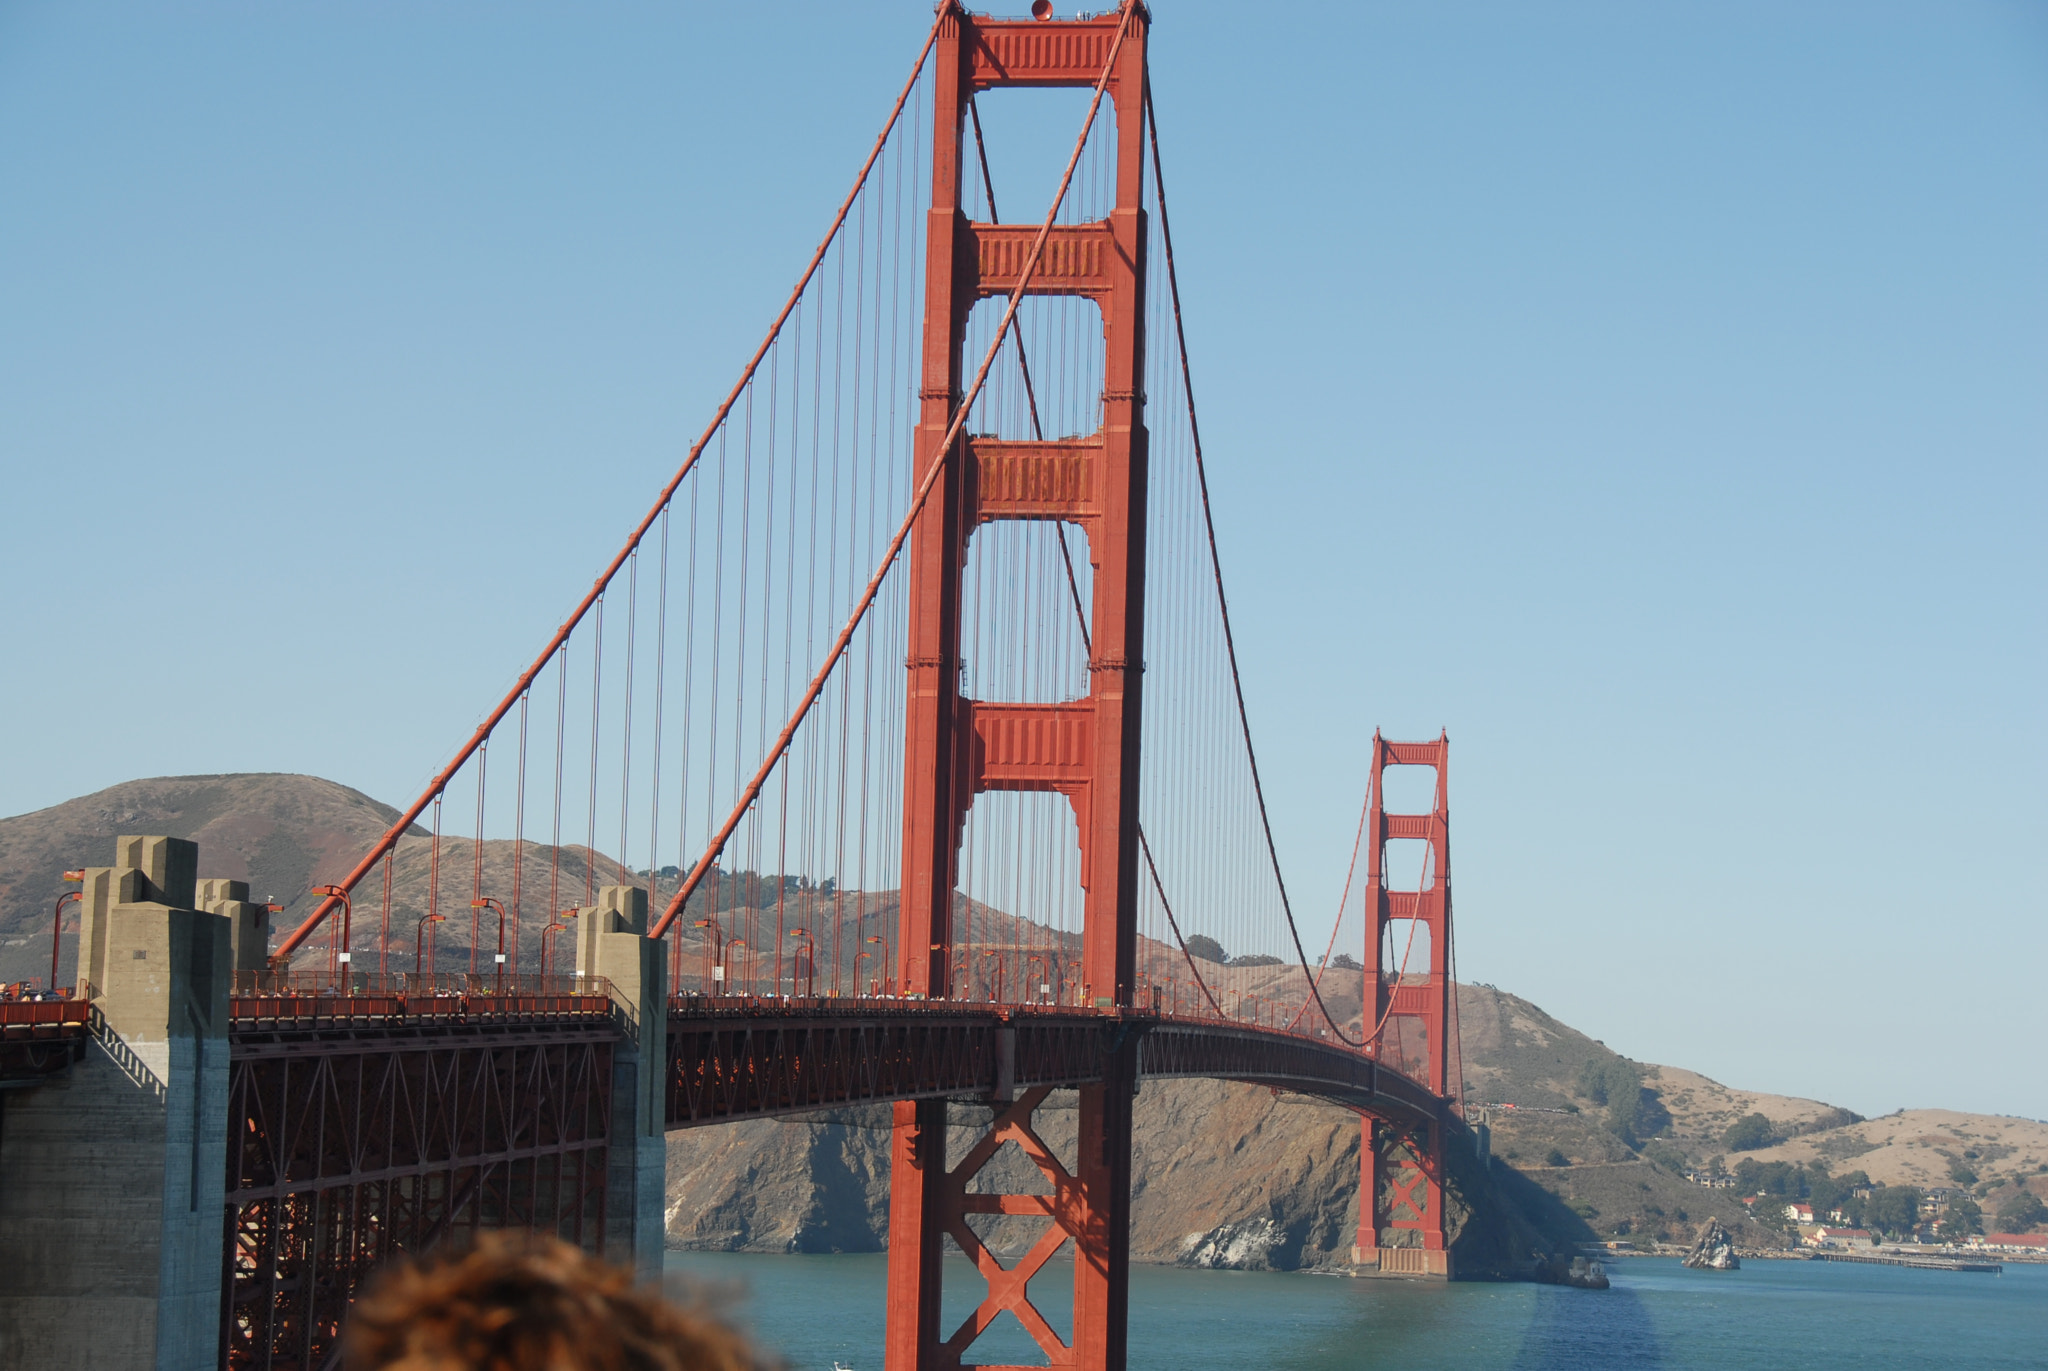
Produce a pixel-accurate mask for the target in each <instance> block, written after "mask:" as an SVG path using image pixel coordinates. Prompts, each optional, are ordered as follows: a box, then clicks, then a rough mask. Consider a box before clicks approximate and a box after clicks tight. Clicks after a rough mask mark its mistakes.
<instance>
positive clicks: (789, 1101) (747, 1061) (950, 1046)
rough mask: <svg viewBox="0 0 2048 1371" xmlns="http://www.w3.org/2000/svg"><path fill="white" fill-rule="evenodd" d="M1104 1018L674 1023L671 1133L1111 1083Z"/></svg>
mask: <svg viewBox="0 0 2048 1371" xmlns="http://www.w3.org/2000/svg"><path fill="white" fill-rule="evenodd" d="M1114 1031H1115V1026H1114V1025H1113V1024H1111V1025H1105V1023H1104V1021H1103V1020H1101V1019H1098V1018H1095V1017H1093V1016H1084V1015H1073V1016H1067V1017H1064V1018H1053V1017H1051V1016H1045V1017H1042V1018H1041V1017H1037V1016H1031V1017H1020V1018H1018V1019H1016V1020H1015V1021H1005V1020H1003V1019H1001V1018H998V1017H997V1016H995V1015H969V1014H954V1013H950V1012H945V1011H935V1010H917V1009H903V1010H899V1011H896V1012H893V1013H891V1012H887V1011H882V1012H877V1011H876V1010H875V1009H874V1008H873V1002H872V1001H866V1002H854V1003H853V1004H851V1005H849V1006H848V1008H847V1009H845V1010H831V1009H824V1010H817V1011H809V1012H805V1011H793V1012H785V1013H764V1012H761V1011H758V1010H740V1011H734V1012H727V1013H710V1014H706V1013H693V1012H688V1011H684V1012H676V1013H671V1014H670V1016H669V1021H668V1057H669V1075H668V1126H669V1127H670V1128H685V1127H689V1126H690V1125H693V1124H702V1123H722V1122H725V1121H726V1120H728V1119H738V1118H749V1117H759V1116H762V1115H768V1114H785V1113H790V1112H792V1111H796V1110H804V1109H818V1108H823V1107H825V1106H828V1105H838V1104H855V1103H859V1102H861V1101H884V1100H918V1099H944V1098H947V1097H949V1096H963V1095H965V1096H978V1095H982V1094H985V1093H987V1092H989V1091H992V1090H995V1089H997V1088H998V1086H999V1083H1000V1082H1001V1081H1002V1080H1003V1079H1004V1075H1005V1073H1006V1072H1008V1073H1009V1079H1010V1080H1011V1081H1012V1082H1014V1083H1015V1084H1018V1085H1038V1084H1049V1085H1077V1084H1080V1083H1082V1082H1084V1081H1092V1080H1099V1079H1101V1075H1102V1068H1101V1065H1100V1060H1099V1059H1100V1056H1101V1042H1102V1040H1103V1039H1104V1037H1105V1035H1108V1034H1113V1033H1114Z"/></svg>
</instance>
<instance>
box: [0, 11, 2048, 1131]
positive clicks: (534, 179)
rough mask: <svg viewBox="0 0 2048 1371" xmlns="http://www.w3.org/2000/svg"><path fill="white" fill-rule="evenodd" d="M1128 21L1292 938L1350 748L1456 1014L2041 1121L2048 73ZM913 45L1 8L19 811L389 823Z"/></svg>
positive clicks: (1345, 777) (532, 20)
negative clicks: (1513, 1020)
mask: <svg viewBox="0 0 2048 1371" xmlns="http://www.w3.org/2000/svg"><path fill="white" fill-rule="evenodd" d="M1281 15H1284V18H1281V17H1275V16H1281ZM1155 17H1156V21H1157V27H1156V30H1155V43H1154V51H1153V63H1154V81H1155V86H1156V88H1157V92H1158V98H1159V104H1160V118H1161V123H1162V132H1163V136H1164V139H1165V145H1166V154H1167V158H1168V172H1169V176H1170V178H1171V180H1170V189H1171V191H1172V194H1173V204H1174V209H1175V215H1176V222H1175V231H1176V240H1177V246H1178V250H1179V252H1180V254H1181V257H1182V262H1183V275H1184V278H1185V280H1184V285H1185V288H1186V292H1187V295H1188V304H1189V309H1190V312H1191V328H1192V335H1191V347H1192V351H1193V355H1194V361H1195V366H1196V369H1197V383H1198V386H1199V389H1200V392H1201V396H1202V401H1203V425H1204V430H1205V435H1206V437H1207V439H1208V446H1209V450H1210V453H1211V459H1212V477H1213V480H1214V481H1215V483H1216V486H1217V489H1218V495H1219V497H1220V506H1221V509H1222V511H1223V515H1222V518H1223V523H1222V527H1221V530H1220V532H1221V537H1222V540H1223V544H1224V554H1225V558H1226V570H1227V571H1228V572H1229V574H1230V575H1231V578H1232V587H1233V595H1234V600H1235V604H1236V606H1237V609H1238V612H1239V615H1240V620H1241V621H1240V626H1239V641H1240V644H1241V646H1242V649H1243V651H1244V652H1245V654H1246V659H1247V665H1248V668H1249V672H1250V676H1249V681H1248V685H1249V691H1250V701H1251V707H1252V710H1253V713H1254V721H1255V725H1256V727H1257V729H1258V731H1259V737H1260V741H1261V746H1262V749H1263V752H1264V759H1265V763H1266V766H1267V769H1268V783H1269V789H1270V790H1271V792H1272V793H1273V794H1274V796H1275V797H1276V800H1277V810H1276V817H1277V821H1278V826H1279V830H1280V842H1281V849H1282V856H1283V858H1284V860H1285V862H1286V864H1287V866H1288V869H1289V872H1290V877H1291V879H1292V881H1293V883H1294V885H1295V887H1296V890H1297V896H1298V900H1299V902H1300V903H1301V904H1303V905H1305V906H1307V907H1308V908H1309V909H1310V910H1312V911H1313V910H1327V909H1328V908H1329V907H1330V906H1332V905H1334V903H1335V899H1336V894H1337V888H1338V886H1339V884H1340V882H1341V880H1342V877H1343V864H1344V859H1345V856H1346V852H1347V848H1348V843H1349V841H1350V834H1351V828H1352V825H1353V823H1354V822H1355V818H1356V807H1357V805H1358V802H1359V797H1360V793H1361V790H1362V787H1363V783H1364V772H1363V765H1364V758H1365V756H1366V747H1367V743H1368V741H1369V739H1370V736H1371V733H1372V730H1373V728H1374V727H1375V726H1382V727H1384V728H1386V729H1387V731H1388V732H1389V733H1390V734H1392V735H1394V736H1403V735H1433V734H1434V733H1435V732H1436V730H1437V729H1438V728H1439V727H1446V728H1448V729H1449V730H1450V732H1451V735H1452V739H1453V748H1454V751H1453V758H1454V771H1453V777H1452V796H1453V812H1454V830H1453V831H1454V834H1455V839H1456V842H1455V871H1456V875H1457V881H1458V884H1457V891H1458V914H1459V921H1460V926H1459V934H1460V936H1459V956H1460V965H1461V969H1462V970H1463V971H1464V972H1465V973H1466V975H1467V976H1468V977H1470V978H1472V979H1478V980H1484V981H1490V982H1494V983H1497V984H1499V985H1501V986H1502V987H1503V988H1506V989H1511V990H1514V991H1517V992H1519V993H1521V994H1524V995H1527V996H1529V997H1531V998H1533V999H1534V1000H1536V1001H1537V1002H1539V1003H1540V1004H1542V1005H1544V1006H1545V1007H1546V1008H1548V1009H1549V1010H1551V1011H1552V1012H1554V1013H1556V1014H1558V1015H1559V1016H1560V1017H1562V1018H1564V1019H1565V1020H1566V1021H1568V1022H1570V1023H1573V1024H1575V1025H1577V1026H1579V1027H1582V1028H1584V1029H1586V1030H1587V1031H1589V1032H1591V1033H1594V1034H1596V1035H1597V1036H1599V1037H1601V1038H1603V1039H1604V1040H1605V1041H1606V1042H1607V1043H1608V1044H1609V1045H1610V1046H1613V1047H1615V1048H1617V1049H1618V1050H1621V1051H1623V1052H1626V1053H1628V1054H1629V1055H1631V1056H1634V1057H1637V1058H1640V1059H1644V1060H1652V1061H1663V1062H1672V1063H1677V1064H1682V1065H1686V1066H1691V1067H1694V1068H1697V1069H1700V1070H1703V1071H1706V1072H1707V1073H1709V1074H1710V1075H1713V1076H1715V1077H1718V1078H1721V1079H1724V1080H1727V1081H1729V1082H1731V1083H1735V1084H1740V1085H1745V1086H1750V1087H1754V1088H1764V1089H1773V1090H1781V1091H1786V1092H1791V1093H1798V1094H1805V1095H1814V1096H1819V1097H1822V1098H1825V1099H1829V1100H1832V1101H1836V1102H1839V1103H1843V1104H1847V1105H1849V1106H1850V1107H1852V1108H1855V1109H1858V1110H1862V1111H1864V1112H1866V1113H1876V1112H1882V1111H1886V1110H1890V1109H1892V1108H1895V1107H1898V1106H1901V1105H1939V1106H1947V1107H1953V1108H1965V1109H1979V1110H1992V1111H1999V1112H2007V1113H2021V1114H2028V1115H2031V1116H2034V1117H2044V1116H2048V1070H2044V1068H2043V1066H2042V1064H2041V1055H2040V1044H2041V1042H2042V1039H2043V1035H2044V1031H2048V1029H2044V1021H2043V1019H2042V1008H2041V1006H2042V1005H2043V1003H2044V995H2043V989H2042V986H2043V978H2044V972H2048V919H2044V915H2048V898H2044V896H2048V876H2044V852H2048V843H2044V838H2048V823H2044V818H2048V802H2044V793H2043V789H2044V787H2043V779H2042V778H2043V775H2044V769H2048V733H2044V708H2043V698H2044V691H2043V686H2044V675H2048V673H2044V665H2048V660H2044V641H2048V634H2044V629H2048V624H2044V614H2043V598H2044V597H2043V591H2044V589H2048V538H2044V536H2043V528H2044V516H2048V498H2044V496H2048V476H2044V469H2048V462H2044V458H2048V7H2044V6H2042V5H2039V4H2032V3H1963V2H1961V0H1942V2H1941V3H1933V2H1931V0H1930V2H1929V3H1919V4H1885V3H1870V2H1869V0H1856V2H1855V3H1841V4H1826V3H1807V4H1800V5H1789V6H1788V5H1784V4H1780V3H1757V4H1744V3H1728V2H1726V0H1715V3H1664V4H1655V5H1643V4H1633V3H1632V4H1620V3H1615V4H1595V3H1552V4H1546V5H1543V6H1540V7H1537V6H1530V5H1526V4H1509V3H1500V4H1452V3H1434V2H1432V3H1428V4H1419V3H1418V4H1408V5H1388V4H1371V3H1367V4H1330V5H1315V4H1305V5H1297V6H1292V7H1288V8H1286V9H1284V10H1268V9H1262V8H1260V7H1257V6H1251V7H1247V6H1244V5H1222V4H1207V3H1193V2H1192V0H1188V2H1187V3H1178V2H1176V0H1159V3H1158V5H1157V6H1156V9H1155ZM929 22H930V11H929V9H928V8H926V7H925V6H924V5H922V4H918V3H901V4H877V3H869V4H859V5H849V4H835V5H802V4H797V5H784V6H777V7H774V8H772V9H771V8H768V7H754V6H733V5H725V6H718V7H677V6H651V5H648V6H641V5H625V4H613V5H602V6H575V7H560V8H558V9H554V10H544V9H541V8H538V7H533V6H524V5H514V6H504V5H491V6H481V5H466V4H457V3H446V4H438V5H434V6H417V5H397V4H374V3H350V4H339V3H308V4H295V5H289V6H279V5H259V4H249V3H222V4H216V5H201V4H180V3H167V4H161V5H152V6H147V7H143V8H139V9H138V8H136V7H133V6H113V5H100V4H90V3H70V4H63V5H58V4H52V3H9V4H5V5H0V482H4V484H0V491H4V496H5V498H4V501H0V509H4V511H5V516H6V517H5V524H4V538H0V586H4V587H5V590H4V594H0V642H5V643H6V645H7V647H6V658H5V662H6V667H5V671H4V673H0V709H4V717H5V720H6V722H5V730H4V735H0V737H4V741H0V812H7V813H14V812H20V811H25V810H29V809H34V808H38V807H41V806H44V805H47V804H52V803H55V802H57V801H59V800H62V799H65V798H68V797H70V796H73V795H78V794H81V793H85V792H88V791H91V790H94V789H97V788H99V787H101V786H104V785H108V784H111V783H113V782H116V781H120V780H124V779H128V778H131V777H135V776H146V775H161V774H172V773H185V772H211V771H235V770H288V771H305V772H313V773H317V774H321V775H326V776H331V777H334V778H335V779H338V780H341V781H345V782H347V783H349V784H351V785H355V786H358V787H361V788H362V789H364V790H366V791H369V792H371V793H372V794H375V795H377V796H379V797H381V798H384V799H386V800H391V801H399V800H402V799H403V798H405V797H407V796H409V795H410V794H412V793H414V792H415V791H416V790H417V788H418V786H419V784H420V782H421V781H422V780H423V779H424V778H425V776H426V775H428V774H429V773H430V771H431V770H432V768H433V766H434V765H435V764H436V763H437V762H438V761H439V760H440V759H441V758H442V757H444V756H445V755H446V753H447V752H448V751H449V750H450V749H451V748H452V747H453V746H454V744H455V742H456V741H457V740H458V739H459V737H461V736H462V735H464V734H466V732H467V730H468V729H469V728H470V727H471V726H472V724H473V723H474V722H475V720H476V718H477V717H478V714H479V713H480V711H481V710H482V709H483V708H485V707H486V706H487V704H488V703H489V702H490V701H491V700H492V699H494V698H495V697H496V695H497V694H498V693H499V692H500V691H501V690H502V689H503V687H504V685H505V684H506V683H507V682H508V681H509V679H510V678H511V676H512V675H513V674H514V673H515V672H516V671H517V670H518V669H519V667H520V666H522V665H523V664H524V662H525V661H526V659H527V658H528V656H529V655H530V654H531V653H532V652H533V651H534V650H535V649H536V648H537V647H538V645H539V643H540V642H541V641H542V640H543V639H544V637H545V635H546V633H547V632H548V630H550V629H551V628H552V627H553V626H554V625H555V624H556V623H557V622H559V620H560V618H561V616H562V614H563V613H564V612H565V611H566V609H567V608H568V606H569V605H570V604H571V603H572V602H573V599H574V597H575V595H576V593H577V592H578V591H579V589H580V588H581V587H583V586H585V585H587V584H588V579H589V577H590V576H591V575H592V573H593V572H594V571H595V570H596V569H597V567H598V566H599V565H600V564H601V563H602V561H603V560H604V558H605V557H606V556H607V555H608V554H609V553H610V552H611V551H612V549H613V548H614V547H615V545H616V544H617V542H618V540H619V538H620V536H621V535H622V533H623V532H624V530H625V529H626V528H627V526H628V525H629V524H630V522H631V520H632V519H633V518H634V517H636V516H637V515H638V513H639V512H640V511H641V510H642V509H644V508H645V506H646V503H647V501H648V500H649V498H650V497H651V495H652V493H653V492H654V490H655V489H656V487H657V486H658V484H659V483H660V481H661V480H662V479H663V478H664V477H665V476H666V475H667V474H668V473H669V472H670V471H671V470H672V469H673V467H674V465H675V463H676V461H677V460H678V458H679V457H680V454H681V453H682V451H683V449H684V448H685V447H686V445H687V443H688V441H689V440H690V439H691V438H692V437H694V435H695V434H696V433H697V432H698V430H699V429H700V428H701V426H702V424H703V421H704V419H705V418H706V416H707V414H708V412H709V409H710V407H711V405H712V403H713V402H714V400H715V398H716V396H717V394H718V393H720V392H722V391H723V389H724V388H725V387H726V386H727V385H728V384H729V383H730V380H731V378H732V376H733V375H734V374H735V372H736V370H737V367H738V365H739V363H740V362H741V361H742V360H743V358H744V356H745V353H746V351H747V349H748V348H749V346H750V345H751V343H752V342H753V341H754V340H755V339H756V338H757V337H758V335H759V333H760V331H761V329H762V328H763V326H764V325H765V323H766V322H767V320H768V318H769V317H770V315H771V312H772V310H773V308H774V306H775V304H776V303H777V302H778V301H779V299H780V298H781V296H782V294H783V293H784V292H785V291H786V290H787V288H788V285H789V283H790V282H791V280H792V279H793V278H794V276H795V273H796V271H797V269H798V268H799V267H800V265H801V263H802V261H803V259H804V257H805V255H806V254H807V252H808V250H809V248H810V247H811V246H812V245H813V244H814V242H815V241H816V238H817V236H818V234H819V232H820V231H821V229H822V227H823V225H824V224H825V222H826V219H827V216H828V214H829V212H830V210H831V208H832V206H833V205H834V204H835V203H836V201H837V199H838V197H839V196H840V195H841V194H842V193H843V191H844V188H845V186H846V184H847V183H848V181H849V179H850V176H851V173H852V171H853V169H854V168H855V167H856V166H857V165H858V161H859V158H860V156H861V155H862V153H863V152H864V150H865V147H866V144H867V143H868V141H869V140H870V139H871V138H872V136H873V133H874V130H875V128H876V127H877V125H878V123H879V120H880V117H881V115H882V114H883V112H884V111H885V109H886V106H887V103H888V101H889V100H890V99H891V98H892V97H893V94H894V91H895V88H896V86H897V85H898V83H900V81H901V79H902V76H903V73H904V72H905V70H906V69H907V65H908V62H909V59H910V58H911V56H912V55H913V53H914V51H915V49H916V46H917V44H918V43H919V41H920V40H921V39H922V37H923V34H924V32H925V30H926V28H927V26H928V24H929ZM1059 123H1060V124H1061V125H1062V126H1064V125H1065V124H1066V123H1067V120H1066V118H1065V116H1064V114H1063V115H1062V116H1061V117H1060V119H1059ZM1060 136H1062V137H1065V136H1069V135H1067V134H1066V133H1065V132H1064V128H1063V131H1062V133H1061V135H1060ZM1327 917H1328V915H1327V914H1313V913H1312V914H1311V915H1310V917H1309V918H1308V920H1307V922H1308V923H1310V924H1311V925H1313V924H1315V923H1317V922H1322V923H1323V926H1324V927H1325V928H1326V927H1327ZM1311 936H1312V937H1313V933H1311Z"/></svg>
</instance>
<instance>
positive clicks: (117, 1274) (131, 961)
mask: <svg viewBox="0 0 2048 1371" xmlns="http://www.w3.org/2000/svg"><path fill="white" fill-rule="evenodd" d="M198 862H199V849H198V846H197V845H196V844H194V843H191V842H187V841H184V840H182V839H178V838H162V837H123V838H119V839H117V840H116V842H115V858H114V865H112V866H105V867H92V868H88V869H87V871H86V873H85V894H84V898H83V913H84V918H83V922H82V928H81V938H80V956H79V981H80V983H81V987H83V986H85V985H88V984H89V985H90V987H91V991H90V993H91V995H92V997H93V1002H94V1008H95V1010H96V1013H95V1015H94V1019H93V1044H92V1047H91V1049H90V1050H89V1051H88V1053H87V1056H86V1059H85V1061H83V1062H82V1063H80V1064H79V1065H78V1066H76V1067H74V1068H73V1069H72V1070H71V1071H70V1072H69V1073H68V1074H67V1075H64V1076H61V1077H57V1078H55V1079H53V1080H51V1081H49V1082H47V1083H45V1084H41V1085H38V1086H36V1087H35V1088H34V1089H28V1090H22V1091H19V1092H9V1098H7V1099H6V1101H5V1110H6V1113H5V1117H4V1122H0V1233H4V1234H5V1235H6V1246H7V1259H6V1260H5V1261H4V1262H0V1367H6V1368H14V1367H37V1368H43V1367H56V1366H92V1367H95V1368H106V1369H107V1371H123V1369H125V1368H131V1367H133V1368H143V1367H156V1368H169V1369H174V1371H185V1369H186V1368H191V1371H199V1368H211V1367H214V1366H216V1365H218V1364H219V1357H220V1327H221V1322H220V1320H221V1243H222V1241H223V1234H224V1230H223V1227H222V1222H221V1215H222V1212H223V1206H224V1203H225V1195H224V1191H225V1187H226V1176H227V1113H228V1110H227V1092H228V1038H227V1028H228V990H229V981H230V979H231V973H232V971H233V969H234V968H235V966H236V965H237V961H238V956H239V957H248V956H252V955H253V956H254V958H255V961H256V964H257V965H259V966H260V965H261V963H262V939H263V937H264V933H265V930H264V929H263V922H264V917H263V913H262V912H261V907H260V906H258V907H256V909H257V910H258V911H259V912H256V913H251V912H250V909H249V907H248V906H247V901H246V898H241V899H236V898H231V895H232V894H233V893H234V892H231V891H228V890H223V889H220V886H221V885H222V884H227V885H231V886H239V885H240V883H239V882H231V883H220V882H207V883H206V884H207V885H208V887H209V890H208V892H207V893H208V895H209V897H210V900H211V903H212V904H213V905H214V907H215V908H217V909H220V910H221V912H218V913H216V912H211V911H209V910H203V909H201V908H199V907H198V905H199V903H200V900H199V891H198V889H197V887H198V882H197V881H196V879H195V876H196V873H197V870H198ZM239 895H240V896H242V897H246V895H247V888H246V887H241V888H240V890H239Z"/></svg>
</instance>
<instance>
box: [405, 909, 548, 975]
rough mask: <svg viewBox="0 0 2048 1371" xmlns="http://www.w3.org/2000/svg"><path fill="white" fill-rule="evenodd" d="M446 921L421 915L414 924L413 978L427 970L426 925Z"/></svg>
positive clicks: (544, 948) (543, 952)
mask: <svg viewBox="0 0 2048 1371" xmlns="http://www.w3.org/2000/svg"><path fill="white" fill-rule="evenodd" d="M447 921H448V916H447V915H446V914H422V915H420V921H419V922H418V923H417V924H415V925H414V926H413V934H412V973H413V975H415V976H420V975H424V974H426V970H427V925H428V924H438V923H446V922H447ZM541 956H542V957H546V956H547V941H546V939H545V938H543V939H542V941H541Z"/></svg>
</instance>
